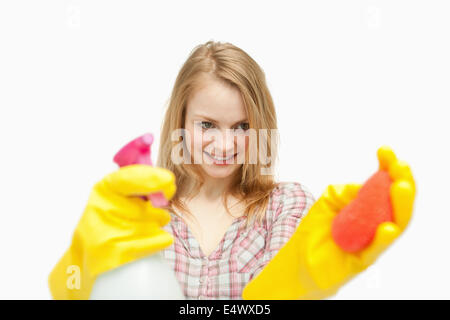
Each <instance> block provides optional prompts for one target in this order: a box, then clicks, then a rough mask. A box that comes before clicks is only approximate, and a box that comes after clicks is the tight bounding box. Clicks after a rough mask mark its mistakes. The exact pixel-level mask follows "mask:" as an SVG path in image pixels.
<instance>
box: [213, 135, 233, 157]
mask: <svg viewBox="0 0 450 320" xmlns="http://www.w3.org/2000/svg"><path fill="white" fill-rule="evenodd" d="M212 140H213V141H212V143H211V144H210V145H208V147H207V149H208V150H207V152H209V153H210V154H212V155H214V156H219V157H227V156H231V155H233V154H234V153H236V151H235V136H234V135H233V134H232V132H228V131H225V130H222V131H217V134H214V135H213V136H212Z"/></svg>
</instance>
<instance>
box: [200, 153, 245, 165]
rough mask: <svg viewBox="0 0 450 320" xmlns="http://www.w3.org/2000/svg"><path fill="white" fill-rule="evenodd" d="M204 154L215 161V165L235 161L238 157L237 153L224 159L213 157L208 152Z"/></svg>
mask: <svg viewBox="0 0 450 320" xmlns="http://www.w3.org/2000/svg"><path fill="white" fill-rule="evenodd" d="M203 153H204V154H206V155H207V156H208V157H209V158H211V159H212V160H214V163H218V164H226V163H228V162H229V161H230V160H233V159H234V158H235V157H236V155H237V153H235V154H234V155H232V156H229V157H228V158H222V157H220V158H218V157H215V156H213V155H211V154H210V153H208V152H206V151H203Z"/></svg>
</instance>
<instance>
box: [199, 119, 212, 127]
mask: <svg viewBox="0 0 450 320" xmlns="http://www.w3.org/2000/svg"><path fill="white" fill-rule="evenodd" d="M200 127H201V128H202V129H211V128H212V123H211V122H208V121H202V122H200Z"/></svg>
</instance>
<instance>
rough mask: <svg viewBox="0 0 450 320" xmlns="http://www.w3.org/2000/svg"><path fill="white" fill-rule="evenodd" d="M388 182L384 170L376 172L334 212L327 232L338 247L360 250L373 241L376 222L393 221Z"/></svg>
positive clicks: (354, 250) (349, 250) (389, 180)
mask: <svg viewBox="0 0 450 320" xmlns="http://www.w3.org/2000/svg"><path fill="white" fill-rule="evenodd" d="M391 183H392V180H391V178H390V177H389V173H388V172H387V171H384V170H379V171H377V172H376V173H375V174H373V175H372V176H371V177H370V178H369V179H368V180H367V181H366V183H364V185H363V186H362V187H361V189H359V192H358V195H357V196H356V198H355V199H353V200H352V201H351V202H350V203H349V204H348V205H347V206H346V207H345V208H343V209H342V210H341V211H340V212H339V213H338V214H337V215H336V217H335V218H334V220H333V224H332V229H331V233H332V236H333V239H334V241H335V242H336V244H337V245H338V246H339V247H341V249H342V250H344V251H347V252H357V251H360V250H362V249H364V248H365V247H367V246H368V245H369V244H370V243H371V241H372V240H373V238H374V236H375V232H376V229H377V227H378V225H379V224H380V223H382V222H387V221H393V216H392V206H391V200H390V193H389V190H390V187H391Z"/></svg>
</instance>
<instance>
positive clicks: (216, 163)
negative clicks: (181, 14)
mask: <svg viewBox="0 0 450 320" xmlns="http://www.w3.org/2000/svg"><path fill="white" fill-rule="evenodd" d="M179 128H182V129H184V131H183V132H182V134H181V136H182V137H183V138H184V139H183V140H182V144H183V148H182V152H184V153H185V154H183V158H182V160H183V161H181V162H180V163H179V164H175V163H174V161H173V160H174V159H173V154H174V149H177V148H176V147H177V144H178V145H180V144H181V143H180V142H179V141H178V140H175V141H172V140H173V139H172V134H173V132H175V131H176V130H177V129H179ZM270 129H277V123H276V113H275V108H274V104H273V101H272V98H271V96H270V93H269V90H268V88H267V85H266V80H265V77H264V73H263V71H262V70H261V68H260V67H259V66H258V64H257V63H256V62H255V61H254V60H253V59H252V58H251V57H250V56H249V55H248V54H247V53H245V52H244V51H242V50H241V49H239V48H237V47H236V46H234V45H232V44H229V43H225V44H222V43H217V42H212V41H208V42H207V43H205V44H203V45H200V46H198V47H197V48H195V50H194V51H193V52H192V53H191V55H190V56H189V58H188V59H187V61H186V62H185V63H184V65H183V66H182V68H181V70H180V72H179V74H178V77H177V79H176V82H175V86H174V89H173V92H172V96H171V99H170V102H169V105H168V109H167V111H166V115H165V119H164V123H163V127H162V133H161V142H160V149H159V153H158V161H157V166H158V167H162V168H166V169H169V170H171V171H172V172H173V173H174V174H175V177H176V179H175V180H176V181H177V192H176V194H175V195H174V197H173V198H172V200H171V201H170V206H169V207H168V209H169V211H170V212H171V221H170V223H169V224H167V225H166V226H165V227H164V228H165V230H167V231H168V232H170V233H171V234H172V235H173V236H174V238H175V242H174V243H173V244H172V245H171V246H170V247H168V248H165V249H164V250H163V255H164V257H165V258H166V259H167V260H168V262H169V263H170V265H171V266H172V268H173V269H174V270H175V273H176V276H177V279H178V281H179V283H180V284H181V287H182V289H183V292H184V295H185V296H186V297H187V298H188V299H197V298H198V299H240V298H241V293H242V289H243V288H244V286H245V285H246V284H247V283H248V281H249V280H250V279H251V278H252V277H253V276H254V275H255V274H257V273H258V271H260V270H261V269H262V268H263V267H264V266H265V265H266V264H267V263H268V261H270V260H271V258H272V257H273V256H274V255H275V254H276V253H277V251H278V250H279V249H280V248H281V247H282V246H283V245H284V244H285V243H286V242H287V240H288V239H289V238H290V237H291V236H292V234H293V232H294V231H295V229H296V227H297V225H298V223H299V222H300V220H301V218H302V216H303V215H304V214H305V213H306V212H307V211H308V209H309V207H310V206H311V205H312V203H313V202H314V199H313V197H312V195H311V193H310V192H308V190H307V189H306V187H305V186H304V185H302V184H300V183H298V182H284V183H276V182H275V181H274V176H273V174H272V172H271V171H273V167H274V160H275V158H276V150H275V149H276V147H277V145H276V143H272V141H276V137H275V136H273V133H274V132H276V130H270ZM251 130H253V133H256V134H255V135H253V136H251V135H250V134H249V132H250V131H251ZM262 133H267V139H264V137H263V138H262V139H260V141H259V142H258V143H259V145H266V146H267V152H266V154H265V155H263V156H262V157H261V156H260V157H259V159H256V160H257V161H249V160H250V159H251V157H252V156H255V154H259V152H256V150H257V147H256V141H255V139H254V138H255V136H257V137H262V136H264V135H263V134H262ZM271 134H272V135H271ZM186 137H187V138H186ZM252 138H253V139H252ZM269 142H271V143H269ZM260 152H261V151H260ZM254 158H255V157H253V160H254ZM196 159H197V160H198V159H199V160H200V161H195V160H196ZM220 159H224V160H220ZM267 159H270V160H271V163H270V164H269V168H267V166H264V165H263V164H262V162H267V161H266V160H267ZM255 162H256V163H255ZM264 169H266V170H265V171H264ZM267 172H270V174H267Z"/></svg>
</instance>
